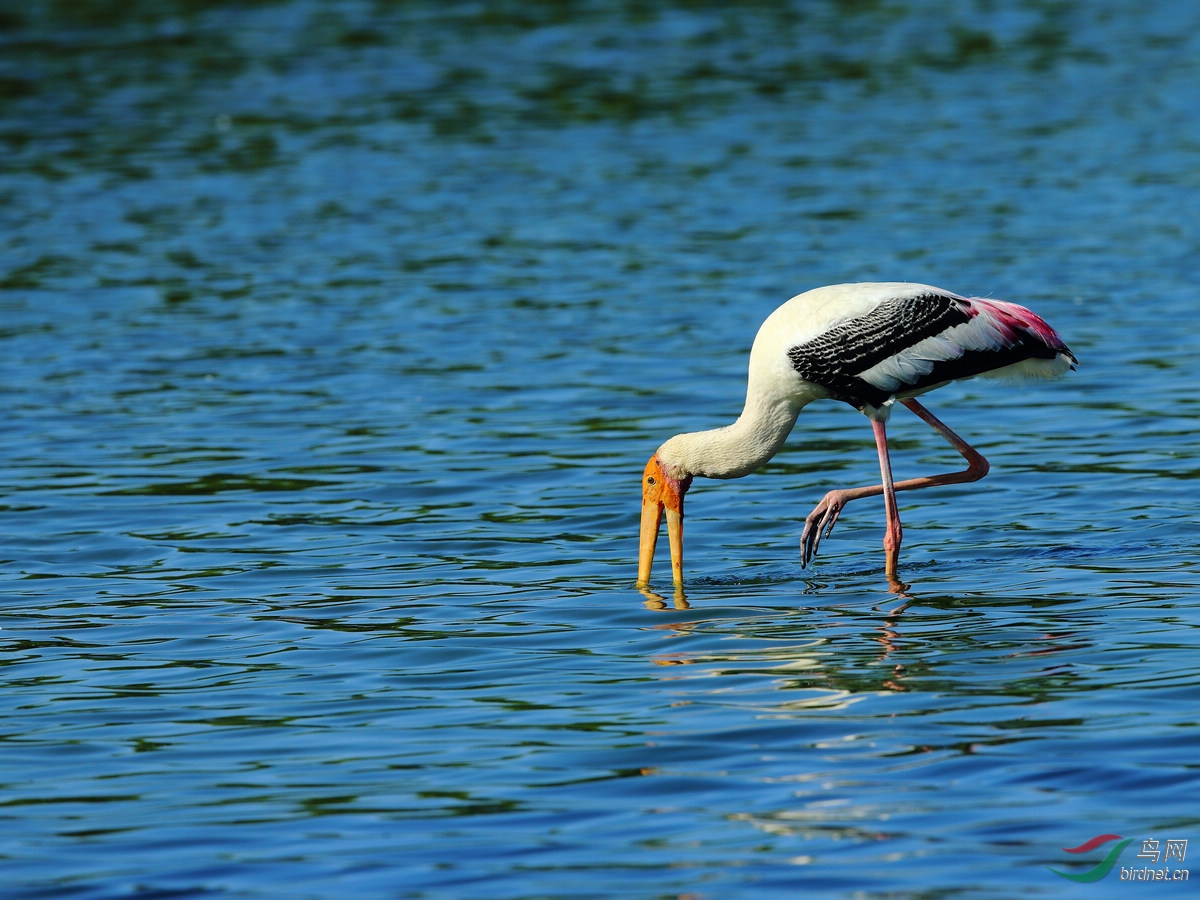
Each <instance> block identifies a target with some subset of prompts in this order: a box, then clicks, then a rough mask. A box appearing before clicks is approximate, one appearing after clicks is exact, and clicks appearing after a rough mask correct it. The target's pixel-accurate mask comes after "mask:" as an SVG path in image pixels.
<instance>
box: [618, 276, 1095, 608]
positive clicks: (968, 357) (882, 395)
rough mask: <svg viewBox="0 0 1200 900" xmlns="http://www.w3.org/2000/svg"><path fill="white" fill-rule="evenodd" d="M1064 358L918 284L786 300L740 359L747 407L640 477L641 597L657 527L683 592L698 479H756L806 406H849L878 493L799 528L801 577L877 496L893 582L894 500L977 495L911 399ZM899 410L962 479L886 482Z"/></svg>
mask: <svg viewBox="0 0 1200 900" xmlns="http://www.w3.org/2000/svg"><path fill="white" fill-rule="evenodd" d="M1076 362H1077V360H1076V359H1075V356H1074V354H1072V353H1071V351H1070V350H1069V349H1067V346H1066V344H1064V343H1063V340H1062V338H1060V337H1059V336H1058V333H1057V332H1056V331H1055V330H1054V329H1053V328H1051V327H1050V326H1049V325H1047V324H1046V322H1045V321H1044V320H1043V319H1042V318H1041V317H1040V316H1038V315H1036V314H1035V313H1033V312H1031V311H1029V310H1028V309H1026V308H1025V307H1023V306H1018V305H1016V304H1015V303H1006V302H1003V301H1000V300H984V299H981V298H978V297H960V296H959V295H958V294H954V293H951V292H950V291H946V290H943V289H941V288H936V287H931V286H929V285H924V284H908V283H886V284H869V283H867V284H839V285H832V286H829V287H820V288H816V289H815V290H811V291H808V292H806V293H803V294H800V295H799V296H796V297H793V298H792V299H791V300H789V301H788V302H787V303H785V304H783V306H781V307H779V308H778V309H777V310H775V312H773V313H771V315H770V316H768V317H767V320H766V321H765V322H763V324H762V327H761V328H759V330H758V335H757V336H756V337H755V338H754V346H753V347H752V348H751V350H750V376H749V383H748V386H747V390H746V406H745V408H744V409H743V410H742V414H741V415H740V416H739V417H738V420H737V421H736V422H734V423H733V424H732V425H727V426H725V427H724V428H717V429H714V430H712V431H699V432H695V433H692V434H680V435H676V436H675V437H673V438H671V439H670V440H669V441H667V442H666V443H665V444H663V445H662V446H661V447H659V448H658V450H657V451H656V452H655V454H654V455H653V456H652V457H650V461H649V462H648V463H647V464H646V469H645V471H644V472H643V474H642V524H641V539H640V542H639V549H638V585H639V586H641V587H645V586H646V585H648V584H649V581H650V567H651V564H652V563H653V562H654V547H655V544H656V543H657V541H658V530H659V525H660V523H661V521H662V518H663V516H664V513H665V515H666V519H667V537H668V539H669V541H670V545H671V573H672V575H673V577H674V580H675V584H676V586H677V587H681V586H682V584H683V497H684V494H686V493H687V490H688V488H689V487H691V484H692V478H693V477H694V476H696V475H700V476H703V477H705V478H740V477H741V476H743V475H748V474H750V473H751V472H753V471H754V470H755V469H758V468H759V467H760V466H762V465H764V464H765V463H766V462H767V461H768V460H770V459H771V457H773V456H774V455H775V454H776V452H777V451H778V450H779V448H780V447H782V446H783V442H784V441H785V440H786V439H787V436H788V434H789V433H790V432H791V430H792V426H793V425H795V423H796V417H797V416H798V415H799V414H800V410H801V409H803V408H804V407H805V406H807V405H808V404H809V403H811V402H813V401H814V400H820V399H825V398H830V399H834V400H841V401H843V402H845V403H849V404H850V405H851V406H853V407H855V408H856V409H858V410H860V411H861V412H862V413H863V414H864V415H865V416H866V417H867V418H868V419H870V420H871V428H872V429H873V430H874V432H875V446H876V449H877V450H878V452H879V469H880V473H881V475H882V484H875V485H869V486H865V487H858V488H850V489H844V490H834V491H830V492H829V493H828V494H826V495H825V497H824V498H823V499H822V500H821V502H820V503H818V504H817V506H816V508H815V509H814V510H813V511H812V512H811V513H810V514H809V516H808V518H807V519H806V520H805V523H804V531H803V533H802V534H801V536H800V564H801V566H806V565H807V564H808V563H809V562H810V561H811V560H812V558H813V556H814V555H815V554H816V552H817V548H818V547H819V546H820V544H821V538H822V537H828V536H829V533H830V532H831V531H832V530H833V526H834V524H835V523H836V522H837V520H838V516H839V515H840V514H841V512H842V509H843V507H845V505H846V504H847V503H849V502H850V501H851V500H857V499H859V498H861V497H872V496H875V495H876V494H883V496H884V505H885V508H886V511H887V531H886V532H885V534H884V538H883V547H884V552H885V571H886V574H887V577H888V580H889V581H890V582H892V583H895V582H896V571H897V566H898V563H899V558H900V539H901V527H900V513H899V510H898V509H897V507H896V491H908V490H915V489H917V488H924V487H934V486H936V485H942V484H960V483H963V482H968V481H977V480H978V479H980V478H982V477H983V476H984V475H986V474H987V471H988V462H987V460H986V459H984V458H983V456H982V455H981V454H980V453H979V452H978V451H977V450H975V448H973V447H972V446H971V445H970V444H968V443H967V442H966V441H964V440H963V439H962V438H960V437H959V436H958V435H957V434H955V433H954V432H953V431H951V430H950V429H949V428H948V427H946V425H944V424H943V423H942V422H940V421H939V420H938V419H937V418H935V417H934V415H933V414H932V413H930V412H929V411H928V410H927V409H926V408H925V407H924V406H922V405H921V404H920V403H918V402H917V401H916V400H915V399H914V398H915V397H916V396H917V395H919V394H923V393H925V392H926V391H931V390H933V389H934V388H936V387H941V386H942V385H944V384H946V383H948V382H950V381H954V380H956V379H959V378H970V377H972V376H974V375H983V374H990V375H1000V376H1005V375H1015V376H1032V377H1042V378H1049V377H1053V376H1055V375H1060V374H1062V373H1063V372H1065V371H1067V370H1068V369H1074V368H1075V363H1076ZM897 400H899V401H900V402H901V403H902V404H903V405H904V406H906V407H908V408H909V409H910V410H912V412H913V413H915V414H916V415H917V416H919V417H920V418H921V419H923V420H924V421H925V422H927V423H928V424H929V425H930V426H931V427H932V428H933V429H934V430H935V431H937V432H938V434H940V435H942V437H944V438H945V439H946V440H947V441H948V442H949V443H950V445H951V446H952V447H954V449H955V450H957V451H958V452H959V453H960V454H962V456H963V458H964V459H965V460H966V461H967V468H966V469H964V470H963V471H961V472H949V473H946V474H942V475H930V476H925V477H922V478H910V479H907V480H905V481H900V482H893V480H892V466H891V461H890V459H889V455H888V445H887V432H886V424H887V420H888V415H889V414H890V413H891V410H892V405H893V404H894V402H895V401H897Z"/></svg>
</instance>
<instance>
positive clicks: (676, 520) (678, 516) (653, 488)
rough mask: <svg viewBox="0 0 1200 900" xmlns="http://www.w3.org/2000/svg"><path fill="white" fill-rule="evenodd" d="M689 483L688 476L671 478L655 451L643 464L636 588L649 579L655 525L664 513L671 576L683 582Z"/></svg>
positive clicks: (656, 538) (656, 528)
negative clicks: (686, 505) (685, 498)
mask: <svg viewBox="0 0 1200 900" xmlns="http://www.w3.org/2000/svg"><path fill="white" fill-rule="evenodd" d="M691 486H692V476H691V475H688V476H687V477H685V478H681V479H677V478H672V477H671V476H670V475H668V474H667V473H666V471H665V470H664V469H663V466H662V463H661V462H660V461H659V459H658V455H657V454H655V455H654V456H652V457H650V461H649V462H648V463H646V468H645V470H644V471H643V472H642V529H641V536H640V539H639V542H638V580H637V583H638V586H639V587H644V586H645V585H647V584H649V582H650V567H651V566H652V565H653V564H654V548H655V545H656V544H657V543H658V527H659V525H660V523H661V522H662V519H663V516H664V514H665V515H666V518H667V538H668V540H669V541H670V543H671V576H672V578H673V579H674V581H675V584H676V585H682V584H683V495H684V494H685V493H687V489H688V488H689V487H691Z"/></svg>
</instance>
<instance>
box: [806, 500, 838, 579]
mask: <svg viewBox="0 0 1200 900" xmlns="http://www.w3.org/2000/svg"><path fill="white" fill-rule="evenodd" d="M845 506H846V498H845V492H844V491H830V492H829V493H828V494H826V495H825V496H824V497H823V498H821V502H820V503H818V504H817V506H816V508H815V509H814V510H813V511H812V512H810V513H809V514H808V518H807V519H805V520H804V531H803V532H801V533H800V567H801V568H803V567H805V566H807V565H808V564H809V563H810V562H812V560H813V557H814V556H816V555H817V548H818V547H820V546H821V538H826V537H829V532H831V531H833V526H834V525H835V524H837V520H838V516H840V515H841V514H842V509H843V508H844V507H845Z"/></svg>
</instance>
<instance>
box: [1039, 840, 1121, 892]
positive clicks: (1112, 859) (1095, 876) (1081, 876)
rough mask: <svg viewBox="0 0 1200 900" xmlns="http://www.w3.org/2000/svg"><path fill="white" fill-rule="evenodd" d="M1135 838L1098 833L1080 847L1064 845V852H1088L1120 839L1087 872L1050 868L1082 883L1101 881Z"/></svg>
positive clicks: (1056, 873) (1055, 872)
mask: <svg viewBox="0 0 1200 900" xmlns="http://www.w3.org/2000/svg"><path fill="white" fill-rule="evenodd" d="M1132 840H1133V838H1124V839H1122V838H1121V836H1120V835H1119V834H1098V835H1096V836H1095V837H1094V838H1092V839H1091V840H1090V841H1085V842H1084V843H1082V844H1080V845H1079V846H1078V847H1063V852H1064V853H1087V852H1088V851H1089V850H1095V849H1096V848H1097V847H1099V846H1100V845H1101V844H1107V843H1108V842H1109V841H1119V843H1117V844H1115V845H1113V848H1112V849H1111V850H1109V851H1108V855H1107V856H1106V857H1104V859H1102V860H1100V862H1098V863H1097V864H1096V865H1095V866H1094V867H1093V868H1091V869H1088V870H1087V871H1086V872H1060V871H1058V869H1050V867H1049V866H1046V868H1047V869H1050V871H1051V872H1053V873H1054V874H1055V875H1061V876H1062V877H1063V878H1066V879H1068V880H1069V881H1077V882H1079V883H1080V884H1089V883H1090V882H1093V881H1099V880H1100V879H1101V878H1103V877H1104V876H1105V875H1107V874H1108V873H1109V872H1111V871H1112V867H1113V866H1115V865H1116V864H1117V857H1118V856H1120V855H1121V851H1122V850H1124V849H1125V848H1126V847H1127V846H1129V842H1130V841H1132Z"/></svg>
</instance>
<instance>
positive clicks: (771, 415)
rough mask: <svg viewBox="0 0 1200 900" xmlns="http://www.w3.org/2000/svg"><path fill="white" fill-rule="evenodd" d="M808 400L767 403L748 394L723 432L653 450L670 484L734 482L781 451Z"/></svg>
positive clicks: (692, 436)
mask: <svg viewBox="0 0 1200 900" xmlns="http://www.w3.org/2000/svg"><path fill="white" fill-rule="evenodd" d="M807 399H808V398H800V397H798V396H796V395H791V396H784V397H780V398H775V399H773V398H770V397H767V396H763V395H762V394H760V393H756V392H755V391H754V390H753V387H752V388H751V391H750V394H749V396H748V397H747V399H746V408H745V409H743V410H742V414H741V415H740V416H739V417H738V420H737V421H736V422H734V423H733V424H732V425H726V426H725V427H724V428H715V429H713V430H712V431H696V432H692V433H691V434H679V435H676V436H675V437H673V438H671V439H670V440H669V441H667V442H666V443H665V444H663V445H662V446H661V447H659V448H658V458H659V460H660V461H661V462H662V464H663V466H664V467H665V469H666V470H667V472H668V474H670V475H671V476H672V477H673V478H684V477H686V476H688V475H702V476H704V477H706V478H740V477H741V476H743V475H749V474H750V473H751V472H753V471H754V470H755V469H758V468H759V467H760V466H763V465H765V464H766V462H767V461H768V460H770V459H771V457H772V456H774V455H775V454H776V453H777V452H778V451H779V448H780V447H782V446H783V443H784V441H786V440H787V436H788V434H790V433H791V430H792V426H793V425H795V424H796V416H797V415H799V413H800V410H801V408H802V407H803V406H804V405H805V402H807Z"/></svg>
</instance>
